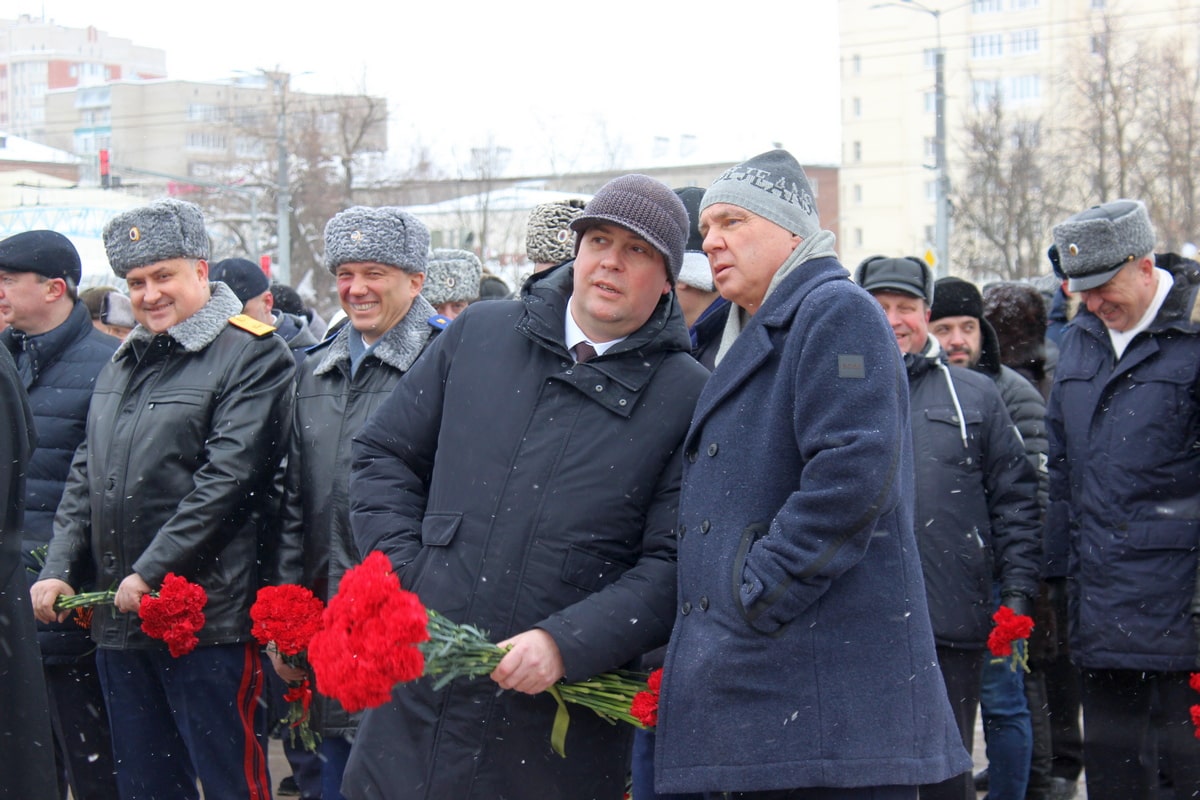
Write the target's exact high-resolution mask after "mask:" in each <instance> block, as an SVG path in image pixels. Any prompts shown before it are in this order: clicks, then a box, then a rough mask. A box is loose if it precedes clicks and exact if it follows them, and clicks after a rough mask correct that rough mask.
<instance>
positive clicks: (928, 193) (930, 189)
mask: <svg viewBox="0 0 1200 800" xmlns="http://www.w3.org/2000/svg"><path fill="white" fill-rule="evenodd" d="M925 199H926V200H928V201H929V202H931V203H936V202H937V181H925Z"/></svg>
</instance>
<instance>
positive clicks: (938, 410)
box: [925, 406, 983, 425]
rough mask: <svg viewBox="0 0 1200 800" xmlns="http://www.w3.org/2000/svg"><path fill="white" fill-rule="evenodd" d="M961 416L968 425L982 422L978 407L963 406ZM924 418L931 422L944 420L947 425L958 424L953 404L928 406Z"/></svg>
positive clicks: (956, 412)
mask: <svg viewBox="0 0 1200 800" xmlns="http://www.w3.org/2000/svg"><path fill="white" fill-rule="evenodd" d="M963 416H964V417H966V420H967V424H968V425H979V424H982V423H983V412H982V411H980V410H979V409H978V408H964V409H963ZM925 419H927V420H930V421H931V422H944V423H946V424H947V425H958V410H957V409H956V408H955V407H954V406H930V407H929V408H926V409H925Z"/></svg>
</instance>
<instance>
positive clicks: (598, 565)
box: [562, 545, 631, 592]
mask: <svg viewBox="0 0 1200 800" xmlns="http://www.w3.org/2000/svg"><path fill="white" fill-rule="evenodd" d="M630 566H631V565H630V564H626V563H624V562H621V561H614V560H612V559H610V558H605V557H604V556H602V555H599V554H598V553H593V552H590V551H588V550H584V549H583V548H581V547H578V546H577V545H571V547H570V548H568V550H567V557H566V558H565V559H564V560H563V567H562V579H563V581H565V582H566V583H569V584H571V585H572V586H578V587H579V588H580V589H583V590H584V591H587V592H598V591H600V590H601V589H603V588H604V587H605V586H608V585H609V584H610V583H612V582H613V581H615V580H616V579H617V578H619V577H621V575H623V574H624V573H625V571H626V570H628V569H629V568H630Z"/></svg>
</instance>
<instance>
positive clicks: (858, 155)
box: [852, 142, 862, 164]
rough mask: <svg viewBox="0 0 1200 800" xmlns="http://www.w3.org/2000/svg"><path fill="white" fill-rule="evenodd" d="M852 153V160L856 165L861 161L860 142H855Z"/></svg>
mask: <svg viewBox="0 0 1200 800" xmlns="http://www.w3.org/2000/svg"><path fill="white" fill-rule="evenodd" d="M853 151H854V157H853V159H852V160H853V161H854V163H856V164H857V163H858V162H860V161H862V142H855V143H854V147H853Z"/></svg>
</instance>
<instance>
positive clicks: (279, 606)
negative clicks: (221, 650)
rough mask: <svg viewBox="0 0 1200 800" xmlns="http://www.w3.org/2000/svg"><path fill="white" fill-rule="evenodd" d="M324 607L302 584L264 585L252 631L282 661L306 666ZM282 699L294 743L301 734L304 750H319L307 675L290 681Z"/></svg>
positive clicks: (252, 609)
mask: <svg viewBox="0 0 1200 800" xmlns="http://www.w3.org/2000/svg"><path fill="white" fill-rule="evenodd" d="M324 610H325V604H324V603H322V602H321V600H320V598H318V597H317V596H316V595H314V594H313V593H312V592H311V591H309V590H308V589H306V588H304V587H303V586H296V585H294V584H285V585H283V586H264V587H263V588H261V589H259V590H258V596H257V597H256V598H255V600H254V605H252V606H250V619H251V620H252V621H253V622H254V626H253V627H252V628H251V629H250V633H251V634H252V635H253V636H254V638H255V639H257V640H258V643H259V644H261V645H263V646H265V647H266V648H267V649H268V650H271V649H274V650H275V651H276V652H277V653H278V654H279V657H280V658H281V659H282V660H283V663H285V664H287V665H288V666H290V667H296V668H299V669H307V668H308V662H307V660H306V659H305V651H306V650H307V649H308V644H309V641H310V640H311V639H312V637H313V635H314V634H316V633H317V631H319V630H320V629H321V614H322V613H323V612H324ZM283 699H284V700H286V701H287V703H288V712H287V716H285V717H284V718H283V720H282V721H283V722H284V723H286V724H287V726H288V729H289V735H290V736H291V741H292V742H293V743H294V742H295V740H296V737H297V736H299V737H300V743H301V745H303V747H304V749H306V750H309V751H313V750H316V749H317V742H319V741H320V740H321V736H320V734H318V733H317V732H316V731H314V730H313V729H312V727H310V725H309V709H310V708H311V706H312V684H311V682H310V681H309V680H308V678H304V679H303V680H300V681H289V682H288V689H287V691H286V692H285V693H284V695H283Z"/></svg>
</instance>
